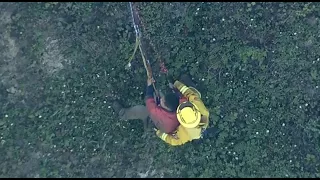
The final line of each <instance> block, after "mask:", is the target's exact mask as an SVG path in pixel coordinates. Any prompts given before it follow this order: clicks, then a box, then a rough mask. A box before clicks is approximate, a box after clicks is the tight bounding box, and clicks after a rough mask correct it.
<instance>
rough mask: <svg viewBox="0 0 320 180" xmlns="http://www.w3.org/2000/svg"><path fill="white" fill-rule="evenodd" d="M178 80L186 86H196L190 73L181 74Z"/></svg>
mask: <svg viewBox="0 0 320 180" xmlns="http://www.w3.org/2000/svg"><path fill="white" fill-rule="evenodd" d="M180 82H182V83H183V84H185V85H186V86H189V87H194V88H196V85H195V84H194V82H193V81H192V79H191V77H190V75H188V74H182V75H181V76H180Z"/></svg>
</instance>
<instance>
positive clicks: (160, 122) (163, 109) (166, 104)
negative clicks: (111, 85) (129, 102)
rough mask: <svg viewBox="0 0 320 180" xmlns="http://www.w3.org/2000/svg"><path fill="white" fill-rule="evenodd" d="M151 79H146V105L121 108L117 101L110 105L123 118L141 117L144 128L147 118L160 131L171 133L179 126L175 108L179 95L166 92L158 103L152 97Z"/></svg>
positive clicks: (146, 125) (146, 126)
mask: <svg viewBox="0 0 320 180" xmlns="http://www.w3.org/2000/svg"><path fill="white" fill-rule="evenodd" d="M153 82H154V80H153V79H150V78H148V79H147V89H146V97H145V102H146V106H143V105H136V106H133V107H130V108H123V107H122V105H120V104H119V102H117V101H115V102H114V103H113V105H112V107H113V109H114V111H115V112H116V113H118V114H119V116H120V118H121V119H123V120H132V119H141V120H143V122H144V128H145V129H147V128H148V124H149V123H151V122H149V118H148V117H150V119H151V120H152V123H153V124H154V126H155V127H156V128H157V129H159V130H161V132H165V133H172V132H173V131H175V130H176V129H177V127H178V126H179V121H178V119H177V115H176V109H177V107H178V105H179V97H178V96H177V94H175V93H168V94H166V95H165V96H161V97H160V102H159V104H158V103H157V102H156V99H155V97H154V88H153V85H152V83H153Z"/></svg>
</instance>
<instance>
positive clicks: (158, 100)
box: [156, 97, 160, 105]
mask: <svg viewBox="0 0 320 180" xmlns="http://www.w3.org/2000/svg"><path fill="white" fill-rule="evenodd" d="M156 104H157V105H159V104H160V97H156Z"/></svg>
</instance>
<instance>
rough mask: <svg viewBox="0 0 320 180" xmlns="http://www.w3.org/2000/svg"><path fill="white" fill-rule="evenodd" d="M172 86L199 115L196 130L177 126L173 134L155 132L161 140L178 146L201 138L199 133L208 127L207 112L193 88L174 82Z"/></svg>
mask: <svg viewBox="0 0 320 180" xmlns="http://www.w3.org/2000/svg"><path fill="white" fill-rule="evenodd" d="M174 86H175V87H176V88H177V89H178V90H179V91H180V92H181V93H182V94H183V96H184V97H186V98H187V99H188V101H190V102H191V103H193V104H195V105H196V106H197V107H198V108H199V111H200V113H201V123H200V124H199V126H198V127H196V128H185V127H183V126H182V125H179V126H178V128H177V130H176V131H175V133H173V134H166V133H164V132H161V131H160V130H158V131H157V136H158V137H160V138H161V139H162V140H164V141H165V142H167V143H169V144H170V145H172V146H178V145H182V144H185V143H186V142H189V141H192V140H194V139H199V138H200V137H201V133H202V132H203V130H205V129H206V128H207V127H208V125H209V111H208V109H207V108H206V107H205V105H204V104H203V102H202V100H201V99H200V94H199V93H198V92H197V91H195V90H194V89H193V88H190V87H187V86H186V85H184V84H183V83H181V82H180V81H176V82H175V83H174Z"/></svg>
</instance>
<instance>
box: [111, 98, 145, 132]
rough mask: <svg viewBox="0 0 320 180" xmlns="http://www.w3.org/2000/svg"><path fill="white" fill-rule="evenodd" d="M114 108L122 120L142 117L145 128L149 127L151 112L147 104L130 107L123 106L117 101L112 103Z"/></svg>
mask: <svg viewBox="0 0 320 180" xmlns="http://www.w3.org/2000/svg"><path fill="white" fill-rule="evenodd" d="M112 108H113V110H114V111H115V113H116V114H118V115H119V117H120V119H121V120H133V119H140V120H142V122H143V126H144V129H145V130H146V129H147V128H148V123H149V121H148V119H149V112H148V110H147V107H146V106H144V105H136V106H133V107H130V108H123V107H122V105H121V104H120V103H119V102H117V101H115V102H114V103H113V104H112Z"/></svg>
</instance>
